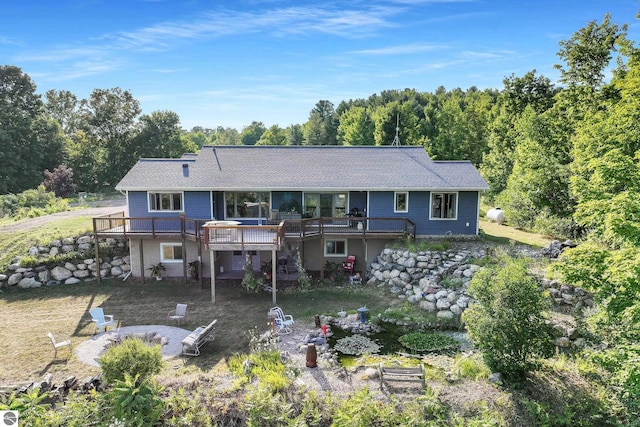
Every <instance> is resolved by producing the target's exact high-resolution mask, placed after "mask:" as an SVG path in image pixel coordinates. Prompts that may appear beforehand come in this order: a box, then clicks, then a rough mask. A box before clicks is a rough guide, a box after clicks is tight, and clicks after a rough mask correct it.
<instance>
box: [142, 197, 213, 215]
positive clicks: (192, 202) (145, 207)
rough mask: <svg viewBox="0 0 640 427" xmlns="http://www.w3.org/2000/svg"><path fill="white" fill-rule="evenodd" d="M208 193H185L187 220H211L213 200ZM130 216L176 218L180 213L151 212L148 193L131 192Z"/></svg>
mask: <svg viewBox="0 0 640 427" xmlns="http://www.w3.org/2000/svg"><path fill="white" fill-rule="evenodd" d="M209 194H210V193H209V192H208V191H185V192H184V196H183V197H184V201H183V203H184V214H185V216H186V217H187V218H193V219H211V198H210V196H209ZM129 216H130V217H133V218H151V217H155V218H174V217H179V216H180V212H161V211H154V212H149V204H148V201H147V192H146V191H130V192H129Z"/></svg>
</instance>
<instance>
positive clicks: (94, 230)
mask: <svg viewBox="0 0 640 427" xmlns="http://www.w3.org/2000/svg"><path fill="white" fill-rule="evenodd" d="M93 236H94V237H95V238H96V248H95V249H96V263H97V264H98V269H97V270H96V273H98V275H97V277H98V285H99V284H100V279H101V277H100V276H101V274H100V242H99V241H98V233H97V232H96V219H95V218H93Z"/></svg>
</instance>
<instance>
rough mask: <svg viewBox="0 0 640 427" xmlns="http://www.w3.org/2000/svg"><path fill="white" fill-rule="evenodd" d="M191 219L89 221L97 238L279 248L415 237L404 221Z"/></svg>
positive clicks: (413, 229)
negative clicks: (170, 238) (336, 238)
mask: <svg viewBox="0 0 640 427" xmlns="http://www.w3.org/2000/svg"><path fill="white" fill-rule="evenodd" d="M207 222H209V221H208V220H196V219H191V218H184V217H179V218H159V217H153V218H131V217H125V216H124V212H120V213H118V214H112V215H109V216H103V217H98V218H94V219H93V226H94V232H95V233H96V234H98V235H103V236H104V235H123V236H124V237H126V236H127V235H152V236H156V235H167V234H179V235H186V236H193V237H203V238H204V241H205V242H207V243H211V244H215V243H240V244H271V243H276V244H279V243H281V242H282V240H283V239H284V238H285V237H286V238H298V239H300V240H305V239H309V238H314V237H318V236H322V235H347V236H353V237H363V238H364V237H375V236H378V237H381V236H389V237H399V236H402V235H408V236H413V237H415V233H416V225H415V223H414V222H413V221H411V220H410V219H407V218H366V217H355V218H353V217H352V218H344V217H341V218H328V217H323V218H308V219H295V220H284V221H282V222H281V223H280V224H278V225H226V224H225V225H220V224H216V225H207Z"/></svg>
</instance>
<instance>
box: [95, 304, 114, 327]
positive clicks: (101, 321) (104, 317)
mask: <svg viewBox="0 0 640 427" xmlns="http://www.w3.org/2000/svg"><path fill="white" fill-rule="evenodd" d="M89 314H91V320H92V321H93V322H95V324H96V328H97V329H98V332H103V331H106V330H107V328H108V327H109V325H111V326H113V327H114V328H115V327H116V322H115V320H113V316H112V315H110V314H104V311H103V310H102V307H95V308H92V309H91V310H89Z"/></svg>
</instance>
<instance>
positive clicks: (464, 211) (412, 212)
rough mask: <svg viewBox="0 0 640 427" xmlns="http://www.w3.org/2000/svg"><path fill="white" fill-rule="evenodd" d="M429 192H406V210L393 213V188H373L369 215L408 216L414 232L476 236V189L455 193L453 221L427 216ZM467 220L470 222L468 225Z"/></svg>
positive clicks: (370, 194)
mask: <svg viewBox="0 0 640 427" xmlns="http://www.w3.org/2000/svg"><path fill="white" fill-rule="evenodd" d="M429 202H430V193H429V192H428V191H411V192H409V212H405V213H395V212H394V211H393V210H394V205H395V200H394V192H393V191H372V192H370V193H369V210H368V211H367V216H368V217H382V218H409V219H410V220H411V221H413V222H414V223H415V224H416V234H417V235H431V236H440V235H447V234H453V235H475V234H476V228H477V223H478V192H477V191H461V192H459V193H458V216H457V219H456V220H430V219H429ZM467 223H468V224H469V225H468V226H467Z"/></svg>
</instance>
